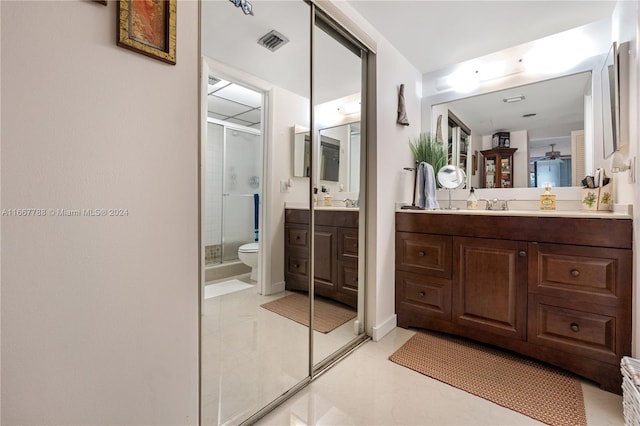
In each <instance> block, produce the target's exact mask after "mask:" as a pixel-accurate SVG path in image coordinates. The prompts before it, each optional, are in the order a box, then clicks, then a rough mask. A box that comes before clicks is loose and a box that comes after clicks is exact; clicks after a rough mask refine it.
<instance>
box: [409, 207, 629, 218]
mask: <svg viewBox="0 0 640 426" xmlns="http://www.w3.org/2000/svg"><path fill="white" fill-rule="evenodd" d="M625 207H626V209H625V208H624V207H621V208H619V209H617V210H616V211H594V210H484V209H478V210H470V209H459V210H447V209H436V210H433V209H431V210H426V209H425V210H409V209H407V210H402V209H401V208H397V209H396V212H402V213H413V214H458V215H490V216H529V217H575V218H594V219H632V218H633V215H632V213H631V206H625Z"/></svg>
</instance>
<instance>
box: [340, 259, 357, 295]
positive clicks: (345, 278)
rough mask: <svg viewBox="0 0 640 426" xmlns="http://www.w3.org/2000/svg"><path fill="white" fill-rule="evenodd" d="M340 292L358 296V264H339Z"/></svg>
mask: <svg viewBox="0 0 640 426" xmlns="http://www.w3.org/2000/svg"><path fill="white" fill-rule="evenodd" d="M338 291H339V292H341V293H345V294H353V295H355V296H356V297H357V295H358V263H357V262H338Z"/></svg>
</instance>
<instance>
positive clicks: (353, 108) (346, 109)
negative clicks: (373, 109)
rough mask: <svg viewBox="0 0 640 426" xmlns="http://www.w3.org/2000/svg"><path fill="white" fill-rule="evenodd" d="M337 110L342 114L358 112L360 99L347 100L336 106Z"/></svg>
mask: <svg viewBox="0 0 640 426" xmlns="http://www.w3.org/2000/svg"><path fill="white" fill-rule="evenodd" d="M338 112H340V114H342V115H351V114H356V113H359V112H360V101H353V102H347V103H345V104H342V105H340V106H339V107H338Z"/></svg>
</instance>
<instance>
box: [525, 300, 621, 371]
mask: <svg viewBox="0 0 640 426" xmlns="http://www.w3.org/2000/svg"><path fill="white" fill-rule="evenodd" d="M560 302H561V301H560ZM623 318H624V315H623V313H622V312H621V310H620V309H616V308H613V307H608V306H602V307H599V309H598V310H597V311H596V312H592V311H589V310H584V309H582V306H581V305H580V304H575V303H572V302H569V301H565V303H559V301H558V300H557V299H555V298H548V297H544V296H532V297H531V304H530V306H529V330H528V331H529V339H528V340H529V342H531V343H535V344H539V345H543V346H548V347H551V348H555V349H559V350H563V351H566V352H571V353H579V354H582V355H584V356H587V357H589V358H593V359H597V360H600V361H604V362H608V363H611V364H618V363H619V362H620V357H621V356H622V355H624V354H626V353H628V352H630V349H631V348H630V347H625V344H624V341H625V336H624V332H623V330H625V329H626V327H624V325H623V324H622V323H623ZM627 337H628V336H627ZM627 340H628V339H627Z"/></svg>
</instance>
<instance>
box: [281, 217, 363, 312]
mask: <svg viewBox="0 0 640 426" xmlns="http://www.w3.org/2000/svg"><path fill="white" fill-rule="evenodd" d="M314 238H315V241H314V247H315V256H314V259H315V263H314V286H315V293H316V294H317V295H319V296H323V297H327V298H330V299H333V300H335V301H338V302H341V303H344V304H346V305H348V306H351V307H353V308H356V307H357V305H358V211H357V210H353V211H334V210H316V211H315V236H314ZM309 241H311V239H310V235H309V211H308V210H299V209H286V210H285V274H284V275H285V288H286V289H287V290H298V291H307V292H308V291H309V280H308V276H309V275H308V272H309Z"/></svg>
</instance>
